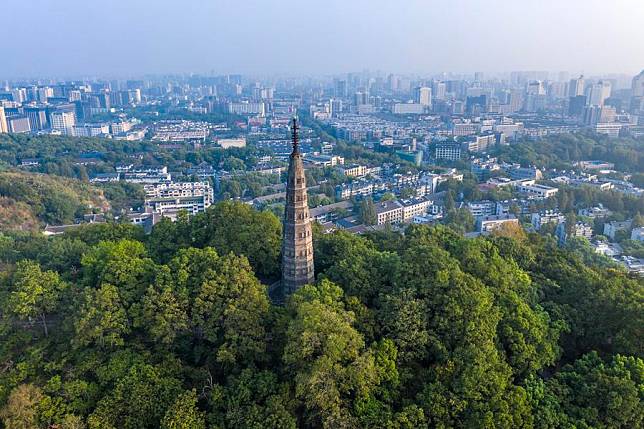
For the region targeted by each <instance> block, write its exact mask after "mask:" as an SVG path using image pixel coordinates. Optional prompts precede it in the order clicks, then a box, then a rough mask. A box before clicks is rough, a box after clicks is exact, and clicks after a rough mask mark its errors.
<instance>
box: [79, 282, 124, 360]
mask: <svg viewBox="0 0 644 429" xmlns="http://www.w3.org/2000/svg"><path fill="white" fill-rule="evenodd" d="M74 325H75V329H76V338H75V342H76V344H77V345H78V346H88V345H96V346H98V347H101V348H113V347H116V346H122V345H123V344H124V343H125V338H124V337H125V335H126V334H128V333H129V332H130V321H129V320H128V317H127V314H126V311H125V308H124V307H123V303H122V300H121V297H120V295H119V291H118V289H117V288H116V287H115V286H113V285H111V284H109V283H106V284H103V285H102V286H101V287H100V288H99V289H96V290H94V289H89V288H88V289H86V290H85V291H84V293H83V300H82V302H81V307H80V309H79V311H78V316H77V319H76V321H75V324H74Z"/></svg>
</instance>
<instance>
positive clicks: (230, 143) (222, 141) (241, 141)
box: [217, 138, 246, 149]
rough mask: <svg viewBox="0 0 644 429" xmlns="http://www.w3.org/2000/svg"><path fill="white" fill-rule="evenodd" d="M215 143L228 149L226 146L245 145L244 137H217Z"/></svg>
mask: <svg viewBox="0 0 644 429" xmlns="http://www.w3.org/2000/svg"><path fill="white" fill-rule="evenodd" d="M217 143H218V144H219V146H221V147H222V148H223V149H228V148H231V147H246V139H245V138H238V139H219V140H217Z"/></svg>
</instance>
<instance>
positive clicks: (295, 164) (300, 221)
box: [282, 118, 315, 296]
mask: <svg viewBox="0 0 644 429" xmlns="http://www.w3.org/2000/svg"><path fill="white" fill-rule="evenodd" d="M291 131H292V144H293V152H291V156H290V159H289V165H288V178H287V181H286V207H285V209H284V221H283V237H282V293H283V294H284V296H287V295H290V294H291V293H293V292H295V291H296V290H297V289H299V288H300V287H302V286H304V285H305V284H309V283H313V281H314V280H315V273H314V267H313V235H312V233H311V218H310V215H309V207H308V201H307V195H306V177H305V175H304V165H303V163H302V155H301V154H300V150H299V139H298V124H297V119H296V118H293V122H292V129H291Z"/></svg>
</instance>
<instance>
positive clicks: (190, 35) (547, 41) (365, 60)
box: [0, 0, 644, 78]
mask: <svg viewBox="0 0 644 429" xmlns="http://www.w3.org/2000/svg"><path fill="white" fill-rule="evenodd" d="M0 17H2V19H1V21H2V25H0V40H2V42H1V44H0V52H1V53H2V55H0V77H3V78H26V77H30V78H31V77H81V76H115V77H134V76H139V75H142V74H146V73H150V74H164V73H190V72H192V73H210V72H214V73H218V74H219V73H242V74H254V75H271V74H287V75H306V74H311V75H326V74H339V73H346V72H351V71H362V70H366V69H368V70H383V71H387V72H389V71H391V72H395V73H414V74H415V73H434V72H474V71H483V72H497V71H511V70H550V71H559V70H566V71H570V72H584V73H586V74H592V73H604V72H615V73H625V74H629V75H633V74H636V73H638V72H639V71H641V70H642V69H644V24H643V23H644V0H611V1H606V0H325V1H311V0H1V1H0Z"/></svg>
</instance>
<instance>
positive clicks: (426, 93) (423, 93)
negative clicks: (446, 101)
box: [414, 86, 432, 107]
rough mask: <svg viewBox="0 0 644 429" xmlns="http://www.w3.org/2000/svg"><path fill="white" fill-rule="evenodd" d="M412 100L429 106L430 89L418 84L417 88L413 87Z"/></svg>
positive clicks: (430, 98) (430, 100)
mask: <svg viewBox="0 0 644 429" xmlns="http://www.w3.org/2000/svg"><path fill="white" fill-rule="evenodd" d="M414 100H415V101H416V103H418V104H420V105H421V106H427V107H431V105H432V89H431V88H428V87H426V86H419V87H417V88H414Z"/></svg>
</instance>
